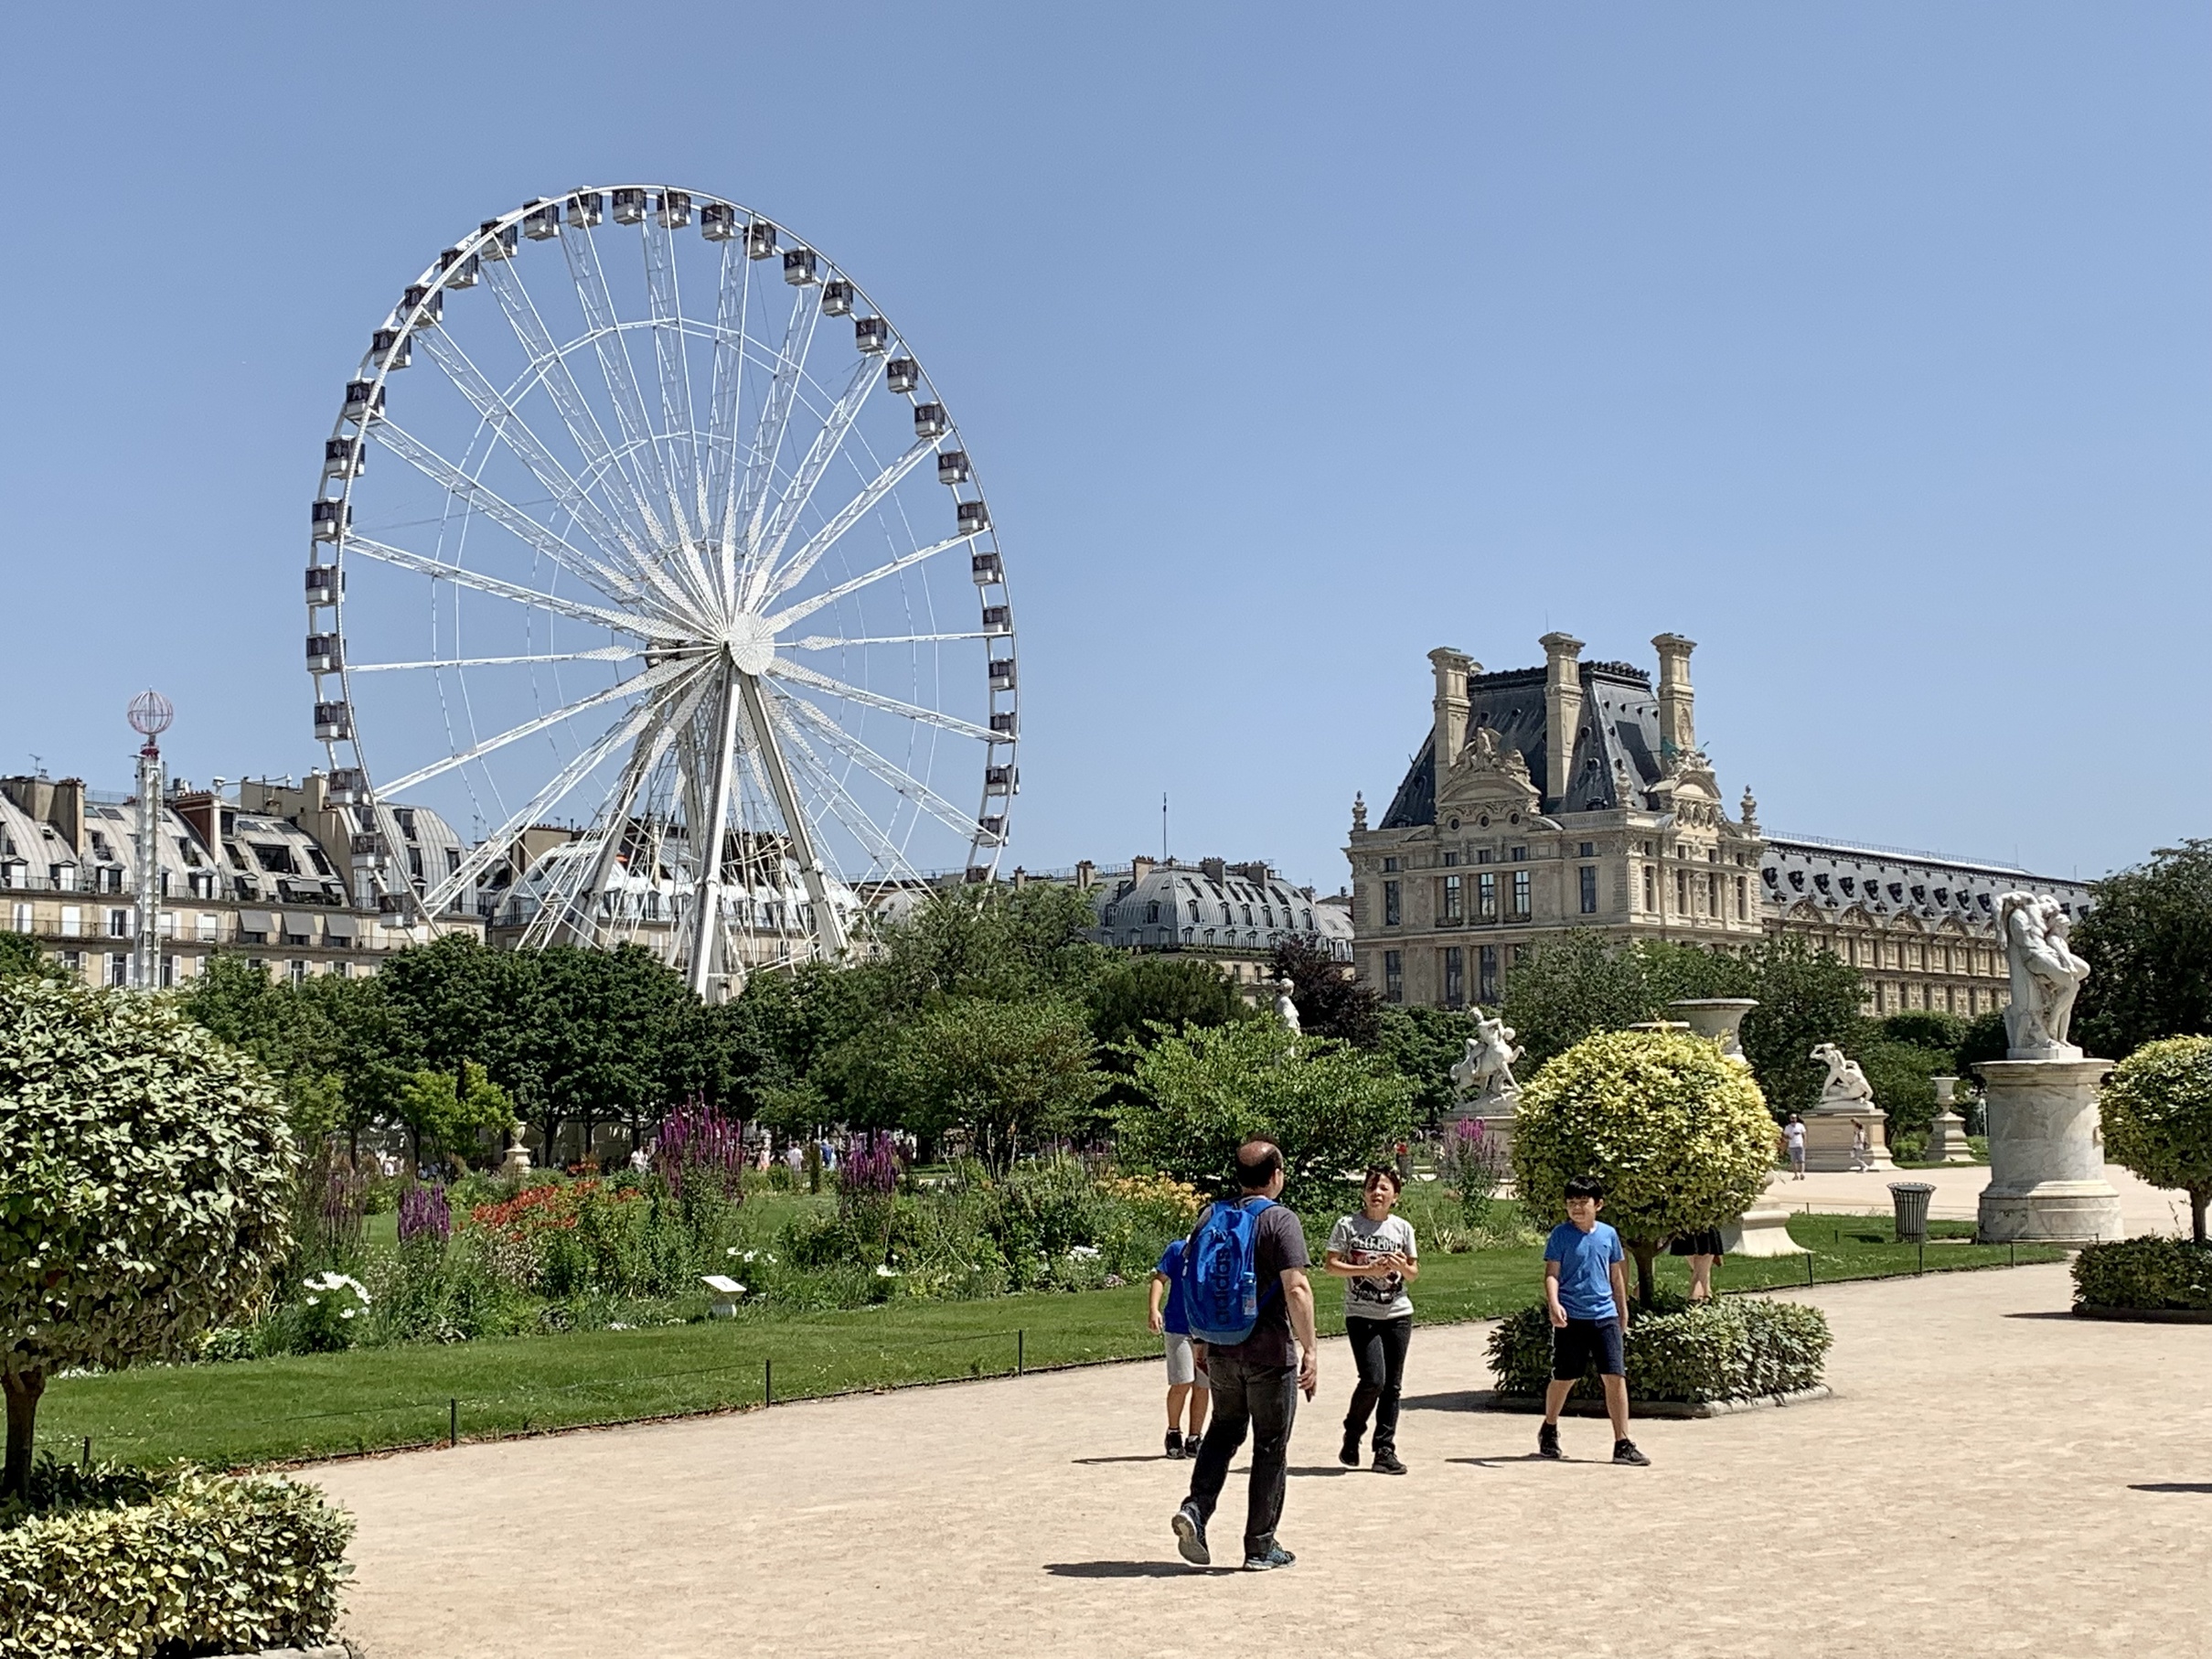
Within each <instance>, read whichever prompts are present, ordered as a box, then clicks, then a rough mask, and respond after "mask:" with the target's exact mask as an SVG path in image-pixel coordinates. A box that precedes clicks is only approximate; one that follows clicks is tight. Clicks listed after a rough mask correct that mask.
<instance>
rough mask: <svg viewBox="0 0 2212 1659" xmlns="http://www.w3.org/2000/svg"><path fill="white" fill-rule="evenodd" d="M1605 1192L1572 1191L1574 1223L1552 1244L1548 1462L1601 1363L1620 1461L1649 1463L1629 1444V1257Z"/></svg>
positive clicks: (1543, 1433)
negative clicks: (1607, 1215) (1562, 1424)
mask: <svg viewBox="0 0 2212 1659" xmlns="http://www.w3.org/2000/svg"><path fill="white" fill-rule="evenodd" d="M1603 1208H1605V1189H1604V1188H1603V1187H1601V1186H1600V1185H1599V1184H1598V1183H1597V1182H1596V1181H1595V1180H1593V1179H1591V1178H1590V1177H1589V1176H1587V1175H1577V1176H1576V1177H1575V1179H1574V1180H1572V1181H1570V1182H1568V1183H1566V1219H1565V1221H1563V1222H1561V1223H1560V1224H1559V1225H1558V1226H1555V1227H1554V1228H1553V1229H1552V1233H1551V1236H1550V1237H1549V1238H1547V1239H1545V1240H1544V1306H1545V1307H1546V1308H1547V1309H1548V1310H1549V1311H1550V1312H1551V1316H1552V1382H1551V1386H1550V1387H1548V1388H1546V1389H1545V1390H1544V1427H1543V1428H1541V1429H1538V1430H1537V1431H1536V1450H1537V1452H1538V1454H1539V1455H1540V1456H1543V1457H1547V1458H1555V1457H1557V1456H1559V1455H1560V1452H1559V1409H1560V1407H1563V1406H1565V1404H1566V1397H1567V1396H1568V1395H1569V1394H1570V1393H1572V1392H1573V1390H1574V1387H1575V1385H1576V1383H1577V1382H1579V1381H1580V1380H1581V1379H1582V1375H1583V1373H1585V1372H1586V1371H1587V1370H1588V1369H1589V1368H1590V1366H1591V1365H1592V1364H1593V1363H1595V1364H1596V1365H1597V1366H1598V1375H1599V1376H1600V1378H1602V1379H1603V1381H1604V1383H1605V1411H1606V1416H1608V1417H1609V1418H1612V1419H1613V1461H1615V1462H1616V1463H1639V1464H1640V1463H1649V1462H1650V1461H1651V1459H1650V1458H1648V1457H1646V1456H1644V1454H1643V1453H1642V1452H1640V1451H1639V1450H1636V1442H1635V1441H1634V1440H1630V1439H1629V1379H1628V1375H1627V1367H1626V1366H1625V1365H1623V1364H1622V1361H1621V1341H1622V1335H1623V1333H1625V1332H1626V1331H1627V1330H1628V1326H1629V1320H1628V1308H1629V1283H1628V1276H1627V1274H1626V1272H1625V1271H1624V1270H1623V1268H1622V1267H1621V1263H1622V1262H1623V1261H1624V1260H1626V1259H1627V1255H1628V1252H1626V1251H1625V1250H1623V1249H1622V1248H1621V1247H1620V1235H1619V1233H1616V1232H1615V1231H1614V1230H1613V1229H1612V1228H1611V1227H1609V1226H1607V1225H1606V1224H1605V1223H1604V1222H1602V1221H1600V1220H1598V1211H1599V1210H1602V1209H1603Z"/></svg>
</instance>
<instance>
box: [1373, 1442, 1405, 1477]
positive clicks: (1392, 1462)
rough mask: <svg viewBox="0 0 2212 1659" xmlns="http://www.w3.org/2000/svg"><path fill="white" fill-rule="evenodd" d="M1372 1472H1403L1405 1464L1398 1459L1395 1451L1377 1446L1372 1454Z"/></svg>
mask: <svg viewBox="0 0 2212 1659" xmlns="http://www.w3.org/2000/svg"><path fill="white" fill-rule="evenodd" d="M1374 1472H1375V1473H1377V1474H1404V1473H1405V1464H1403V1463H1401V1462H1399V1461H1398V1454H1397V1453H1396V1452H1395V1451H1385V1450H1382V1449H1381V1448H1379V1447H1378V1448H1377V1449H1376V1450H1375V1454H1374Z"/></svg>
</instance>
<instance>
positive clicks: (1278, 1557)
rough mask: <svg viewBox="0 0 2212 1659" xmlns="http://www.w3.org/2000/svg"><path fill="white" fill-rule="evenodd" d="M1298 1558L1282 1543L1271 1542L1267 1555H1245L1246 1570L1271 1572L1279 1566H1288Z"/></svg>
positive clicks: (1249, 1571) (1250, 1571)
mask: <svg viewBox="0 0 2212 1659" xmlns="http://www.w3.org/2000/svg"><path fill="white" fill-rule="evenodd" d="M1297 1559H1298V1557H1296V1556H1294V1555H1292V1554H1291V1553H1290V1552H1289V1551H1288V1550H1287V1549H1285V1548H1284V1547H1282V1546H1281V1545H1280V1544H1270V1545H1268V1546H1267V1553H1266V1555H1264V1556H1246V1557H1245V1571H1246V1572H1248V1573H1264V1572H1271V1571H1273V1570H1274V1569H1275V1568H1278V1567H1288V1566H1289V1565H1290V1564H1291V1563H1292V1562H1294V1561H1296V1560H1297Z"/></svg>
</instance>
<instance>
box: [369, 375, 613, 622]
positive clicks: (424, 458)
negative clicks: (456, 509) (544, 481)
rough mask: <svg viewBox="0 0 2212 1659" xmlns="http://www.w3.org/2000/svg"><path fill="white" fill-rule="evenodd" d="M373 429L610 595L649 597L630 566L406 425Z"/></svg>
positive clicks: (450, 488)
mask: <svg viewBox="0 0 2212 1659" xmlns="http://www.w3.org/2000/svg"><path fill="white" fill-rule="evenodd" d="M369 432H370V433H371V434H372V435H373V436H374V437H375V438H376V440H377V441H378V442H379V444H383V446H384V447H385V448H387V449H389V450H390V451H391V452H392V454H394V455H398V456H399V457H400V458H401V460H403V461H405V462H407V463H408V464H409V465H410V466H412V467H414V469H415V470H416V471H417V472H420V473H421V474H422V476H424V477H426V478H428V479H430V480H431V482H432V483H433V484H435V485H437V486H438V487H440V488H441V489H443V490H444V491H445V493H446V494H447V495H449V496H451V497H453V498H454V499H455V500H457V501H461V502H465V504H467V506H468V507H470V508H472V509H474V510H475V511H476V512H479V513H482V514H483V515H484V516H485V517H486V518H487V519H490V520H491V521H492V522H493V523H494V524H497V526H499V528H500V529H502V530H506V531H507V532H508V534H510V535H512V536H514V537H515V538H516V539H517V540H518V541H526V542H528V543H529V545H530V546H532V547H534V548H536V549H537V550H538V551H540V552H541V553H543V554H544V555H545V556H546V557H547V558H548V559H550V560H551V561H552V562H554V563H555V564H558V565H559V566H561V569H563V570H565V571H567V572H568V573H569V574H570V575H572V576H574V577H575V578H576V579H577V580H578V581H580V582H588V583H591V584H592V585H593V587H595V588H597V589H598V590H599V591H600V592H601V593H603V594H606V596H607V597H608V598H610V599H615V600H637V599H641V598H643V597H644V593H643V590H642V589H640V587H639V586H638V584H637V583H636V579H635V578H633V577H632V576H631V575H630V574H629V573H627V572H618V571H612V570H609V569H608V568H607V567H606V566H605V565H604V564H602V563H600V562H599V561H598V560H596V559H593V557H591V555H589V554H588V553H585V552H583V551H580V550H579V549H577V548H575V547H573V546H572V545H570V543H569V542H567V541H563V540H562V539H561V537H560V536H557V535H555V534H554V533H553V532H552V531H551V530H548V529H547V528H546V527H545V526H544V525H542V524H540V523H539V522H538V520H537V519H533V518H531V517H530V516H529V514H528V513H526V512H524V511H523V510H522V509H521V508H518V507H516V506H514V505H513V504H512V503H511V502H509V501H508V500H507V499H506V498H504V497H502V496H501V495H499V493H498V492H497V491H496V490H493V489H489V488H487V487H485V486H484V485H483V484H481V483H479V482H478V481H477V480H476V479H475V478H472V477H470V476H468V475H467V474H466V473H465V472H463V471H462V470H461V469H460V468H459V467H458V466H454V464H453V463H452V462H451V461H448V460H447V459H446V458H445V457H444V456H443V455H439V454H438V453H437V451H435V450H433V448H431V447H430V445H429V444H425V443H423V442H422V440H421V439H420V438H417V437H416V436H414V435H413V434H412V433H410V432H408V431H407V429H406V428H405V427H403V426H401V425H398V424H397V423H394V422H391V421H389V420H385V419H382V418H379V419H377V420H375V421H372V422H370V423H369Z"/></svg>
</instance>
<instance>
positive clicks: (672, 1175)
mask: <svg viewBox="0 0 2212 1659" xmlns="http://www.w3.org/2000/svg"><path fill="white" fill-rule="evenodd" d="M653 1167H654V1169H655V1170H656V1171H657V1172H659V1174H660V1178H661V1179H662V1180H663V1181H666V1182H667V1183H668V1190H669V1191H670V1192H672V1193H677V1194H679V1195H681V1193H682V1192H683V1190H684V1183H686V1182H687V1181H698V1180H705V1181H707V1182H709V1183H711V1184H712V1185H714V1186H717V1187H719V1188H720V1189H721V1191H722V1192H723V1193H726V1194H728V1195H729V1196H731V1197H736V1196H739V1195H740V1194H741V1193H742V1192H743V1185H742V1183H741V1179H740V1178H741V1176H742V1174H743V1170H744V1167H745V1137H744V1131H743V1128H742V1127H741V1126H740V1125H739V1123H738V1121H737V1120H736V1119H735V1118H728V1117H724V1116H723V1115H722V1114H721V1112H719V1111H717V1110H716V1109H715V1108H713V1107H711V1106H709V1105H708V1104H707V1103H706V1102H705V1101H704V1100H702V1099H700V1098H699V1097H696V1096H694V1097H692V1098H691V1099H689V1100H687V1101H685V1102H684V1103H683V1105H681V1106H679V1107H678V1108H676V1109H675V1110H674V1111H672V1112H670V1113H669V1114H668V1116H667V1117H665V1118H662V1119H661V1120H660V1132H659V1133H658V1134H657V1135H656V1136H655V1137H654V1138H653Z"/></svg>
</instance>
